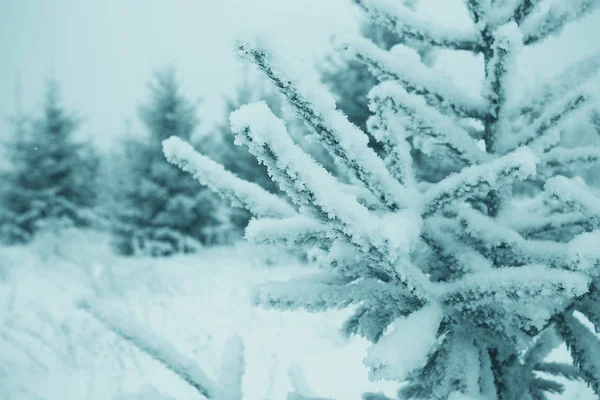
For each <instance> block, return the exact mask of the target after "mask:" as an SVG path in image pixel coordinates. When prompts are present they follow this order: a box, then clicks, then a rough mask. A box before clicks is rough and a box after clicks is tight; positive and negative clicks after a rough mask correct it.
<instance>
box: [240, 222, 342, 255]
mask: <svg viewBox="0 0 600 400" xmlns="http://www.w3.org/2000/svg"><path fill="white" fill-rule="evenodd" d="M328 233H329V232H328V229H327V226H326V225H324V224H322V223H320V222H319V221H316V220H314V219H312V218H308V217H305V216H301V215H298V216H296V217H289V218H281V219H278V218H262V219H253V220H251V221H250V223H248V226H247V227H246V239H248V240H249V241H251V242H253V243H268V244H278V243H280V244H285V245H287V246H289V247H292V248H302V247H305V246H306V245H307V244H321V245H323V244H326V243H327V241H329V240H330V239H328V237H327V236H328Z"/></svg>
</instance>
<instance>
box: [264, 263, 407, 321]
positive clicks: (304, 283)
mask: <svg viewBox="0 0 600 400" xmlns="http://www.w3.org/2000/svg"><path fill="white" fill-rule="evenodd" d="M411 299H413V298H412V297H410V296H408V293H407V292H406V290H403V289H402V288H400V287H398V286H396V285H394V284H389V283H384V282H380V281H376V280H374V279H366V278H365V279H359V280H356V281H350V282H348V280H347V279H341V278H339V277H337V276H336V275H332V274H331V273H319V274H313V275H308V276H304V277H301V278H295V279H293V280H291V281H288V282H271V283H266V284H262V285H260V286H257V288H256V292H255V297H254V302H255V304H257V305H261V306H265V307H269V308H277V309H282V310H298V309H304V310H307V311H310V312H321V311H327V310H329V309H342V308H346V307H348V306H349V305H351V304H358V303H361V302H364V301H369V302H376V303H377V304H380V305H385V306H386V307H388V308H393V309H396V310H398V311H401V310H406V309H408V310H410V309H411V307H414V303H413V302H412V300H411Z"/></svg>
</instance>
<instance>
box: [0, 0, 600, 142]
mask: <svg viewBox="0 0 600 400" xmlns="http://www.w3.org/2000/svg"><path fill="white" fill-rule="evenodd" d="M457 2H461V0H425V1H422V2H421V5H420V7H421V8H422V9H423V10H425V11H426V12H427V14H429V15H430V16H431V17H432V18H433V19H434V20H436V21H438V22H439V23H441V24H448V25H456V24H464V23H468V22H469V21H468V17H467V15H466V11H464V7H456V4H457ZM457 10H459V11H457ZM359 16H360V13H359V12H358V11H357V10H356V9H355V8H354V7H353V6H352V5H351V4H350V2H348V1H345V0H327V1H323V0H297V1H279V0H254V1H251V2H248V1H245V0H219V1H209V0H179V1H177V2H168V1H161V0H148V1H145V0H123V1H109V2H98V1H77V0H53V1H47V0H0V54H1V55H2V56H1V60H2V61H1V62H0V116H1V117H2V118H1V121H0V132H2V136H4V137H5V136H6V135H10V130H11V127H10V124H9V123H8V121H7V118H8V117H9V116H11V115H14V113H15V112H17V111H20V112H24V113H28V112H32V111H34V110H35V109H36V107H37V106H39V104H40V103H41V98H42V93H43V88H44V82H45V81H46V80H47V79H48V78H49V77H53V78H55V79H56V80H57V81H58V82H59V84H60V85H61V92H62V98H63V101H64V103H65V105H66V106H67V108H70V109H75V110H77V112H78V113H79V115H80V116H81V117H83V118H84V121H83V125H82V127H81V129H80V132H81V133H82V134H85V135H89V137H90V138H91V139H92V140H93V141H94V142H95V143H97V144H98V145H99V146H100V147H101V148H106V147H110V146H111V144H114V138H115V137H117V136H119V135H122V134H123V132H124V131H126V130H127V129H130V130H131V131H133V132H135V131H137V130H139V129H140V128H139V122H138V121H137V118H136V110H137V107H138V105H139V103H140V102H141V101H142V100H143V99H144V96H145V94H146V92H145V88H146V84H147V81H148V80H149V79H150V78H151V76H152V72H153V71H154V70H155V69H157V68H160V67H162V66H164V65H171V66H174V67H175V68H176V69H177V73H178V75H179V77H180V78H181V81H182V88H183V91H184V93H185V94H186V95H187V96H188V97H189V98H191V99H202V104H201V105H200V107H199V109H198V113H199V115H200V116H201V117H202V118H201V125H200V126H199V128H198V130H199V132H204V133H207V132H210V129H211V128H212V126H213V124H214V122H215V120H216V119H218V118H221V117H222V106H223V97H224V96H226V95H230V94H232V93H233V92H234V90H235V87H236V84H238V83H239V82H240V74H241V73H242V70H241V66H240V64H241V62H240V61H239V60H237V58H236V56H235V52H234V46H233V41H234V40H235V38H236V37H239V36H240V35H244V34H246V33H252V34H254V35H263V36H265V37H267V38H268V40H269V42H270V43H272V45H273V47H274V48H276V49H277V52H278V53H280V54H283V55H284V56H285V54H288V55H292V54H293V56H294V60H295V61H296V65H297V67H298V68H301V69H302V71H303V73H312V74H313V75H314V74H315V73H314V68H313V67H314V65H315V63H318V62H319V61H321V60H322V58H323V57H324V56H325V55H326V54H327V53H328V52H329V51H330V49H331V38H332V36H334V35H338V36H343V35H344V34H348V33H354V32H356V30H357V29H358V26H359ZM599 37H600V12H598V11H597V12H595V13H593V14H592V15H590V16H588V17H586V18H584V19H583V20H582V21H579V22H577V23H574V24H570V25H569V26H568V27H567V28H566V29H565V30H564V32H562V34H561V35H560V37H559V38H552V39H550V40H548V41H546V42H544V43H543V44H542V45H540V46H537V47H535V48H534V49H533V50H532V51H529V52H528V54H527V55H526V56H527V60H526V61H525V62H524V63H521V65H522V66H524V67H525V68H524V69H523V70H522V71H521V73H522V74H523V75H524V76H525V77H526V78H527V80H529V81H536V80H541V79H543V78H545V77H547V76H549V75H551V74H553V73H556V72H558V71H560V70H562V69H563V68H565V66H566V65H568V64H570V63H571V62H575V61H577V60H578V59H581V58H583V57H585V56H589V55H590V54H592V53H593V52H594V51H596V50H597V49H599V48H600V41H599V40H598V38H599ZM298 60H302V63H301V64H300V63H299V62H298ZM438 64H439V65H443V67H444V69H447V71H448V74H450V75H451V76H452V77H453V79H455V80H456V81H457V83H459V85H465V84H468V85H471V86H472V85H473V82H474V81H475V80H474V79H473V74H481V68H479V65H478V64H477V63H476V62H473V61H472V60H470V56H468V55H465V56H464V57H460V56H459V57H457V56H455V55H450V54H448V55H447V56H446V57H445V59H444V60H443V62H440V63H438ZM530 83H531V82H524V84H525V85H528V84H530ZM472 90H473V91H477V90H478V88H477V87H473V88H472ZM128 125H129V128H128V127H127V126H128Z"/></svg>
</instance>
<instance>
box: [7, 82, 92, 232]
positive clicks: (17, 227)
mask: <svg viewBox="0 0 600 400" xmlns="http://www.w3.org/2000/svg"><path fill="white" fill-rule="evenodd" d="M16 122H17V123H16V125H15V135H14V137H13V138H12V139H11V142H10V143H8V146H7V150H6V153H7V155H8V158H9V161H10V163H9V164H10V166H9V167H8V170H6V171H4V173H3V174H2V179H3V185H2V190H1V191H0V192H1V193H0V194H1V202H2V216H1V217H0V225H1V228H0V229H1V232H2V238H3V240H4V241H5V242H7V243H19V242H27V241H29V240H30V239H31V238H32V236H33V235H34V234H35V233H36V232H37V231H38V230H39V229H40V228H42V227H43V226H44V225H47V224H49V223H52V224H53V225H55V224H56V223H58V224H59V225H63V224H66V225H75V226H88V225H90V224H91V223H92V222H93V221H94V217H93V212H92V209H93V208H94V206H95V203H96V187H95V178H96V172H97V169H98V157H97V155H96V153H95V151H94V150H93V148H92V147H91V146H90V145H88V144H86V143H83V142H81V141H78V140H77V139H76V138H75V133H76V131H77V128H78V126H79V122H78V119H77V118H76V117H75V116H73V115H72V114H70V113H69V112H68V111H67V110H65V108H64V107H63V106H62V104H61V102H60V96H59V89H58V85H57V84H56V82H54V81H51V82H49V83H48V86H47V89H46V96H45V99H44V104H43V113H42V115H41V116H40V117H38V118H36V119H34V120H33V121H31V123H28V121H27V120H25V119H24V118H22V117H20V118H19V120H18V121H16Z"/></svg>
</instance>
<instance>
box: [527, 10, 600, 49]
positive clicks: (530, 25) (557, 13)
mask: <svg viewBox="0 0 600 400" xmlns="http://www.w3.org/2000/svg"><path fill="white" fill-rule="evenodd" d="M598 6H600V1H598V0H569V1H553V2H552V3H551V4H550V6H549V7H548V9H547V10H545V11H544V12H542V13H538V14H533V15H532V16H531V17H530V18H527V19H526V20H525V21H524V22H523V23H522V24H521V31H522V32H523V37H524V42H525V44H526V45H530V44H535V43H538V42H540V41H542V40H544V39H546V38H547V37H548V36H550V35H558V34H560V33H561V32H562V30H563V28H564V27H565V26H566V25H567V24H568V23H570V22H573V21H576V20H578V19H580V18H582V17H584V16H585V15H587V14H590V13H591V12H592V11H594V10H595V9H596V8H598Z"/></svg>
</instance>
